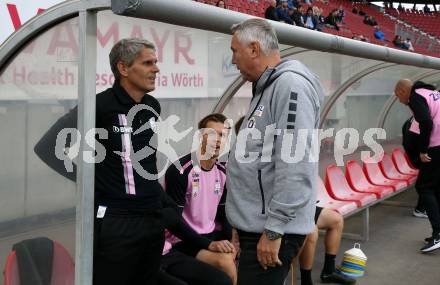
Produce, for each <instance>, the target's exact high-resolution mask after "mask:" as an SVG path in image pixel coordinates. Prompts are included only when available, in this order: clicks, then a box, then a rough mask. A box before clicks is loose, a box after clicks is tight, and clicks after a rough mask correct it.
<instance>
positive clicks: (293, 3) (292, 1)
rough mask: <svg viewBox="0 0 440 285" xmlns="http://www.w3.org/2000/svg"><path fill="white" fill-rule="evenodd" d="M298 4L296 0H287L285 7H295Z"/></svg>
mask: <svg viewBox="0 0 440 285" xmlns="http://www.w3.org/2000/svg"><path fill="white" fill-rule="evenodd" d="M297 5H298V3H297V1H296V0H287V7H289V8H292V9H293V8H295V7H296V6H297Z"/></svg>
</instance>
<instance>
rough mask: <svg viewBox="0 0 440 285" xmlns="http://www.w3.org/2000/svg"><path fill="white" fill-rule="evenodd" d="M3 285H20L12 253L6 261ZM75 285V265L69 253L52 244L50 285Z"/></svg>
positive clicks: (57, 244) (55, 243)
mask: <svg viewBox="0 0 440 285" xmlns="http://www.w3.org/2000/svg"><path fill="white" fill-rule="evenodd" d="M3 274H4V280H3V281H4V282H3V283H4V285H20V276H19V271H18V262H17V255H16V253H15V251H12V252H11V253H10V254H9V255H8V257H7V259H6V265H5V270H4V272H3ZM74 283H75V265H74V263H73V260H72V257H71V256H70V254H69V252H68V251H67V250H66V249H65V248H64V247H63V246H62V245H61V244H59V243H58V242H56V241H54V242H53V263H52V277H51V281H50V285H61V284H62V285H73V284H74Z"/></svg>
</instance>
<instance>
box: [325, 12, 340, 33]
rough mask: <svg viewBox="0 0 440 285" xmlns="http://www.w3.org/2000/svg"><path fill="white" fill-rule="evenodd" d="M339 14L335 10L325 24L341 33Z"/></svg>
mask: <svg viewBox="0 0 440 285" xmlns="http://www.w3.org/2000/svg"><path fill="white" fill-rule="evenodd" d="M337 13H338V10H337V9H333V10H332V11H331V12H330V13H329V14H328V16H327V17H326V18H325V24H326V25H328V26H329V27H331V28H333V29H335V30H337V31H339V25H338V23H337V21H336V15H337Z"/></svg>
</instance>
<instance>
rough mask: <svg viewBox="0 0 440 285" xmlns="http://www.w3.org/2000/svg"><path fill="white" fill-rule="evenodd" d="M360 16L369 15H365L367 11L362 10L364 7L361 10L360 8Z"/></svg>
mask: <svg viewBox="0 0 440 285" xmlns="http://www.w3.org/2000/svg"><path fill="white" fill-rule="evenodd" d="M358 14H359V15H360V16H366V15H367V13H365V11H364V10H362V7H361V8H359V13H358Z"/></svg>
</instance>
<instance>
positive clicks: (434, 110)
mask: <svg viewBox="0 0 440 285" xmlns="http://www.w3.org/2000/svg"><path fill="white" fill-rule="evenodd" d="M415 92H416V93H417V94H418V95H420V96H422V97H423V98H425V100H426V103H427V104H428V107H429V113H430V114H431V119H432V132H431V137H430V139H429V147H434V146H439V145H440V92H438V91H433V90H429V89H424V88H420V89H416V90H415ZM409 130H410V131H411V132H413V133H416V134H420V128H419V123H418V122H417V121H416V120H413V121H412V123H411V127H410V128H409Z"/></svg>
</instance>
